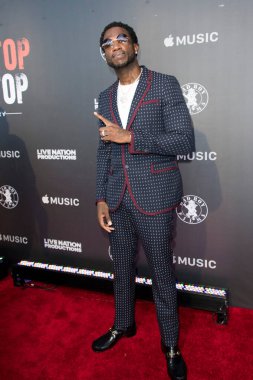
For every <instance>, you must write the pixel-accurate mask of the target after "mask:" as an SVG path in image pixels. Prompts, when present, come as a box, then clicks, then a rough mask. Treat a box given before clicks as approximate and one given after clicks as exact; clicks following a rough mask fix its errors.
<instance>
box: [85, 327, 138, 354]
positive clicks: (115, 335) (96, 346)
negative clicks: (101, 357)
mask: <svg viewBox="0 0 253 380" xmlns="http://www.w3.org/2000/svg"><path fill="white" fill-rule="evenodd" d="M135 334H136V325H135V323H134V324H133V325H132V326H130V327H128V328H127V329H126V330H120V329H115V328H114V327H112V328H110V330H109V331H108V332H107V333H106V334H104V335H102V336H101V337H100V338H98V339H96V340H94V342H93V343H92V349H93V351H96V352H102V351H105V350H108V349H109V348H112V347H113V346H114V345H115V344H116V343H117V342H118V340H119V339H120V338H123V337H127V338H130V337H131V336H134V335H135Z"/></svg>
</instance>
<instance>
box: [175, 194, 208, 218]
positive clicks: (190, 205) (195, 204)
mask: <svg viewBox="0 0 253 380" xmlns="http://www.w3.org/2000/svg"><path fill="white" fill-rule="evenodd" d="M176 212H177V216H178V217H179V219H181V220H182V222H185V223H187V224H198V223H201V222H203V221H204V220H205V219H206V217H207V215H208V207H207V204H206V202H205V201H204V200H203V199H202V198H200V197H198V196H196V195H185V196H184V197H183V198H182V202H181V203H180V205H179V207H178V208H177V209H176Z"/></svg>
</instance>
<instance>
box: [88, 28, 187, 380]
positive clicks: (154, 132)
mask: <svg viewBox="0 0 253 380" xmlns="http://www.w3.org/2000/svg"><path fill="white" fill-rule="evenodd" d="M100 46H101V48H102V50H103V52H104V55H105V58H106V61H107V64H108V65H109V66H110V67H112V68H113V69H114V70H115V73H116V75H117V78H118V80H117V81H116V82H115V83H114V84H113V85H112V86H110V87H109V88H108V89H106V90H105V91H103V92H102V93H101V94H100V96H99V113H95V116H96V117H97V118H98V119H99V134H100V142H99V147H98V154H97V194H96V200H97V215H98V221H99V224H100V226H101V227H102V228H103V229H104V230H105V231H107V232H108V233H109V239H110V245H111V253H112V258H113V269H114V297H115V320H114V324H113V326H112V327H111V328H110V330H109V331H108V332H107V333H106V334H104V335H102V336H101V337H100V338H98V339H96V340H95V341H94V342H93V344H92V348H93V350H94V351H96V352H101V351H104V350H107V349H109V348H111V347H113V346H114V345H115V344H116V343H117V342H118V341H119V340H120V339H121V338H122V337H131V336H134V335H135V334H136V325H135V318H134V288H135V265H134V263H135V255H136V251H137V242H138V240H139V239H140V240H141V242H142V245H143V248H144V251H145V254H146V257H147V261H148V264H149V266H150V270H151V275H152V290H153V296H154V301H155V305H156V310H157V318H158V323H159V327H160V332H161V344H162V349H163V351H164V352H165V355H166V360H167V368H168V374H169V376H170V377H171V378H172V379H177V380H178V379H181V380H184V379H186V365H185V362H184V360H183V357H182V355H181V353H180V351H179V349H178V346H177V344H178V314H177V302H176V286H175V277H174V272H173V267H172V249H171V239H172V228H173V216H174V213H175V212H174V210H175V208H176V206H177V205H178V204H179V203H180V199H181V196H182V181H181V176H180V172H179V169H178V165H177V161H176V156H177V155H178V154H181V155H187V154H188V153H191V152H192V151H193V149H194V137H193V129H192V123H191V119H190V116H189V112H188V109H187V107H186V104H185V101H184V98H183V95H182V92H181V89H180V86H179V84H178V82H177V80H176V78H174V77H172V76H169V75H165V74H160V73H157V72H154V71H151V70H148V69H147V68H146V67H145V66H140V65H139V63H138V61H137V54H138V49H139V44H138V40H137V36H136V34H135V32H134V30H133V29H132V28H131V27H130V26H128V25H126V24H123V23H121V22H113V23H111V24H109V25H107V26H106V27H105V28H104V30H103V32H102V34H101V38H100Z"/></svg>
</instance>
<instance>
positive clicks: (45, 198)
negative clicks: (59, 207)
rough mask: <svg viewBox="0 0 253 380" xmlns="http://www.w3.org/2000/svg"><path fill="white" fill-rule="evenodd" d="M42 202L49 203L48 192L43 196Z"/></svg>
mask: <svg viewBox="0 0 253 380" xmlns="http://www.w3.org/2000/svg"><path fill="white" fill-rule="evenodd" d="M42 202H43V203H46V204H48V203H49V198H48V196H47V194H46V195H44V196H43V197H42Z"/></svg>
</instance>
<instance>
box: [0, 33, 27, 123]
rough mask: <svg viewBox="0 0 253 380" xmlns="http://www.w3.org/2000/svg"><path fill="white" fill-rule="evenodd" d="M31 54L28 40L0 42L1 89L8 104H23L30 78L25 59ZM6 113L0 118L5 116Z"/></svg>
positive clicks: (8, 39) (0, 96) (2, 95)
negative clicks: (26, 71)
mask: <svg viewBox="0 0 253 380" xmlns="http://www.w3.org/2000/svg"><path fill="white" fill-rule="evenodd" d="M29 53H30V43H29V41H28V39H27V38H20V39H18V40H16V41H14V40H13V39H11V38H6V39H5V40H3V41H0V82H1V85H0V89H1V92H2V94H1V95H0V101H1V98H2V99H3V101H4V102H5V103H6V104H14V103H17V104H22V103H23V93H24V92H25V91H26V90H27V89H28V78H27V76H26V74H25V73H24V72H20V70H24V69H25V58H26V57H27V56H28V55H29ZM5 114H6V113H5V112H3V113H2V115H0V116H5Z"/></svg>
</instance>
